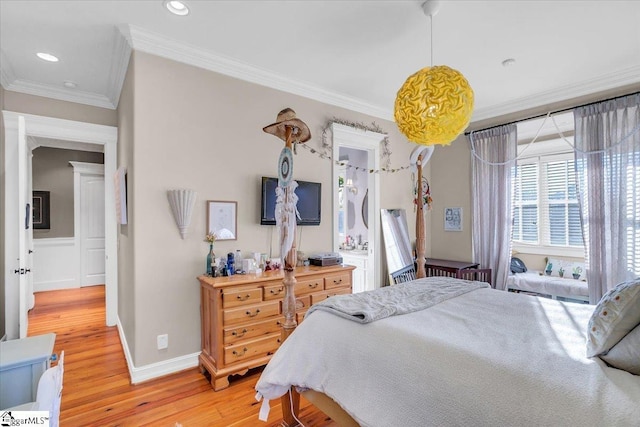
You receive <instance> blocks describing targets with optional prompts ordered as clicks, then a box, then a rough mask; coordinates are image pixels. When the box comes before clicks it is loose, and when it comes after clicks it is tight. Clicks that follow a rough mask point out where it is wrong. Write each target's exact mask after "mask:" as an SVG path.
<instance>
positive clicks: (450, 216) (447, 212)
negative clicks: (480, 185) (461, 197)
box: [444, 208, 462, 231]
mask: <svg viewBox="0 0 640 427" xmlns="http://www.w3.org/2000/svg"><path fill="white" fill-rule="evenodd" d="M444 231H462V208H444Z"/></svg>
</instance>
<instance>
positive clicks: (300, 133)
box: [262, 108, 311, 143]
mask: <svg viewBox="0 0 640 427" xmlns="http://www.w3.org/2000/svg"><path fill="white" fill-rule="evenodd" d="M286 126H291V127H293V135H294V137H293V140H294V141H296V142H298V143H302V142H307V141H308V140H309V139H311V132H309V128H308V127H307V125H306V124H305V122H303V121H302V120H300V119H298V118H296V112H295V111H293V110H292V109H291V108H285V109H284V110H282V111H280V112H279V113H278V118H277V119H276V122H275V123H272V124H270V125H269V126H265V127H263V128H262V130H263V131H265V132H267V133H270V134H272V135H275V136H277V137H278V138H280V139H282V140H283V141H286V132H285V128H286Z"/></svg>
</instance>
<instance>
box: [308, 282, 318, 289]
mask: <svg viewBox="0 0 640 427" xmlns="http://www.w3.org/2000/svg"><path fill="white" fill-rule="evenodd" d="M309 287H310V288H311V289H315V288H317V287H318V282H316V283H309Z"/></svg>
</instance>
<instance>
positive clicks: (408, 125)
mask: <svg viewBox="0 0 640 427" xmlns="http://www.w3.org/2000/svg"><path fill="white" fill-rule="evenodd" d="M439 5H440V1H439V0H427V1H426V2H424V3H423V4H422V10H423V11H424V13H425V15H427V16H428V17H429V20H430V24H431V25H430V27H431V52H430V53H431V64H430V66H429V67H425V68H423V69H421V70H419V71H417V72H416V73H414V74H412V75H411V76H409V77H408V78H407V80H406V81H405V83H404V84H403V85H402V87H401V88H400V90H399V91H398V94H397V96H396V102H395V106H394V114H393V115H394V118H395V121H396V124H397V125H398V128H399V129H400V132H402V133H403V134H404V135H405V136H406V137H407V138H408V139H409V140H410V141H412V142H415V143H417V144H424V145H435V144H442V145H449V144H451V141H453V140H454V139H456V137H457V136H458V135H460V134H461V133H462V132H463V131H464V130H465V128H466V127H467V126H468V125H469V121H470V120H471V114H472V113H473V90H472V89H471V86H470V85H469V82H467V79H465V78H464V76H463V75H462V74H461V73H460V72H459V71H456V70H454V69H452V68H449V67H447V66H446V65H439V66H433V17H434V16H435V15H436V14H437V13H438V10H439Z"/></svg>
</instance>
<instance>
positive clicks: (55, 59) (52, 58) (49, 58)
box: [36, 52, 59, 62]
mask: <svg viewBox="0 0 640 427" xmlns="http://www.w3.org/2000/svg"><path fill="white" fill-rule="evenodd" d="M36 56H37V57H38V58H40V59H42V60H44V61H49V62H58V61H59V60H58V57H57V56H54V55H51V54H50V53H43V52H38V53H36Z"/></svg>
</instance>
